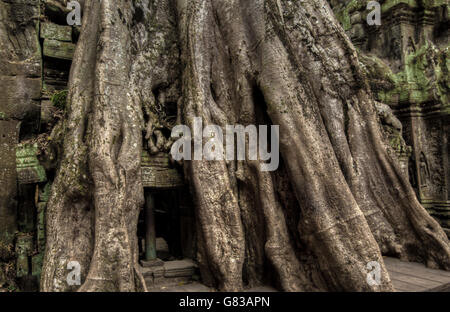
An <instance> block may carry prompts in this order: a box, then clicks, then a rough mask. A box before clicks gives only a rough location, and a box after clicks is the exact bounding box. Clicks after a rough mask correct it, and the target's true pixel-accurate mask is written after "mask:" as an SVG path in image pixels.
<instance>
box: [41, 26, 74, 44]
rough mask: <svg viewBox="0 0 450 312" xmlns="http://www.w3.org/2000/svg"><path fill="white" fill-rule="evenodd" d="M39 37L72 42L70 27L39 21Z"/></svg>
mask: <svg viewBox="0 0 450 312" xmlns="http://www.w3.org/2000/svg"><path fill="white" fill-rule="evenodd" d="M41 38H44V39H54V40H59V41H68V42H72V27H71V26H62V25H57V24H53V23H41Z"/></svg>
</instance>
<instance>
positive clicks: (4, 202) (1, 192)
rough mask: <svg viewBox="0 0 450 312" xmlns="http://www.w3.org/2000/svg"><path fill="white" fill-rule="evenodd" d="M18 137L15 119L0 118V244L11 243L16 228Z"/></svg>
mask: <svg viewBox="0 0 450 312" xmlns="http://www.w3.org/2000/svg"><path fill="white" fill-rule="evenodd" d="M18 137H19V134H18V122H17V121H14V120H11V121H7V120H0V160H1V161H0V185H1V187H0V244H2V243H3V245H8V244H10V243H12V241H13V239H14V234H15V231H16V230H17V221H16V204H17V184H16V179H17V174H16V168H15V167H16V150H15V149H16V148H15V146H16V144H17V142H18V139H19V138H18ZM0 253H2V252H1V251H0ZM0 256H1V255H0Z"/></svg>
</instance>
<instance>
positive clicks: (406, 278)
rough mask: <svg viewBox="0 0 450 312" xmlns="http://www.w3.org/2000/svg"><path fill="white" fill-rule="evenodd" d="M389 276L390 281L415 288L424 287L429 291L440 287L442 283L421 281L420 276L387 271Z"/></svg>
mask: <svg viewBox="0 0 450 312" xmlns="http://www.w3.org/2000/svg"><path fill="white" fill-rule="evenodd" d="M389 275H390V276H391V279H396V280H399V281H402V282H406V283H410V284H414V285H417V286H421V287H424V288H426V289H431V288H435V287H438V286H440V285H442V283H439V282H434V281H430V280H425V279H422V278H420V275H419V276H413V275H406V274H402V273H397V272H392V271H389Z"/></svg>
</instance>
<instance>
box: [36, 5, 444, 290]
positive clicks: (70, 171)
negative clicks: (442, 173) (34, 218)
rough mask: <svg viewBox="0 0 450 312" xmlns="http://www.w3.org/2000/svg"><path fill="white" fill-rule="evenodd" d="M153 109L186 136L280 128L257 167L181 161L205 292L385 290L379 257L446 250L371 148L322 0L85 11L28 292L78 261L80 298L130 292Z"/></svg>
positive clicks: (51, 282)
mask: <svg viewBox="0 0 450 312" xmlns="http://www.w3.org/2000/svg"><path fill="white" fill-rule="evenodd" d="M174 90H175V91H174ZM161 94H163V96H162V95H161ZM168 98H170V99H169V100H167V99H168ZM169 101H172V102H176V103H178V111H179V112H180V113H179V116H178V120H179V122H181V123H183V124H186V125H188V126H189V127H191V129H192V128H193V122H194V118H195V117H201V118H202V121H203V125H204V126H206V125H219V126H221V127H223V128H224V129H225V126H226V125H236V124H240V125H243V126H247V125H279V140H280V158H281V160H280V166H279V168H278V170H276V171H274V172H267V171H263V170H262V168H261V165H262V161H251V160H247V161H225V160H224V161H207V160H193V161H185V162H184V171H185V176H186V178H187V180H188V181H189V185H190V187H191V192H192V195H193V197H194V202H195V204H196V219H197V236H198V259H197V260H198V262H199V265H200V269H201V273H202V279H203V282H204V283H206V284H207V285H210V286H213V287H216V288H218V289H219V290H225V291H237V290H242V289H243V288H245V287H249V286H254V285H258V284H261V283H272V284H273V285H275V286H276V287H278V288H279V289H280V290H285V291H312V290H346V291H390V290H393V288H392V284H391V282H390V279H389V275H388V273H387V271H386V268H385V266H384V262H383V258H382V254H383V255H390V256H396V257H399V258H401V259H403V260H408V261H420V262H424V263H426V264H427V265H429V266H431V267H439V268H442V269H447V270H449V269H450V247H449V241H448V239H447V238H446V235H445V234H444V232H443V230H442V229H441V228H440V227H439V225H438V224H437V222H436V221H434V220H433V219H432V218H431V217H430V216H429V215H428V214H427V212H426V211H425V209H424V208H423V207H422V206H421V205H420V204H419V202H418V201H417V199H416V196H415V193H414V191H413V189H412V188H411V186H410V184H409V182H408V180H407V179H406V178H405V177H404V176H403V174H402V173H401V170H400V169H399V166H398V165H397V162H396V160H395V159H394V158H393V156H390V153H388V151H387V149H388V148H389V147H388V145H387V144H386V143H385V141H384V139H383V137H382V134H381V128H380V123H379V120H378V117H377V115H376V111H375V106H374V101H373V99H372V95H371V93H370V90H369V87H368V85H367V83H366V78H365V77H364V74H363V73H362V71H361V68H360V64H359V62H358V59H357V55H356V52H355V49H354V47H353V46H352V44H351V42H350V41H349V39H348V38H347V37H346V35H345V33H344V31H343V29H342V28H341V27H340V26H339V24H338V22H337V21H336V19H335V18H334V16H333V13H332V11H331V9H330V7H329V5H328V3H327V1H325V0H303V1H300V0H251V1H249V0H191V1H187V0H153V1H152V0H142V1H125V0H117V1H112V0H103V1H94V0H87V1H86V2H85V6H84V17H83V26H82V32H81V37H80V40H79V43H78V46H77V50H76V53H75V58H74V61H73V66H72V70H71V75H70V83H69V108H68V112H67V118H66V121H65V124H64V127H63V129H64V135H65V139H64V153H63V157H62V160H61V164H60V168H59V171H58V173H57V177H56V180H55V183H54V185H53V190H52V196H51V199H50V203H49V208H48V246H47V251H46V257H45V261H44V268H43V276H42V282H41V284H42V290H44V291H54V290H57V291H64V290H74V289H76V288H71V287H69V286H68V285H67V283H66V274H67V263H68V262H69V261H78V262H79V263H80V264H81V268H82V281H83V285H82V286H81V287H80V288H79V290H81V291H97V290H103V291H105V290H121V291H134V290H142V289H145V285H144V282H143V279H142V277H141V274H140V272H139V268H138V262H137V261H138V259H137V238H136V227H137V220H138V212H139V208H140V206H141V205H142V203H143V188H142V183H141V176H140V155H141V146H142V140H143V138H142V133H143V131H144V129H146V131H147V132H151V129H152V127H148V124H151V125H154V124H155V123H157V121H156V120H155V115H154V114H151V113H149V112H150V111H151V109H152V107H156V106H158V105H159V106H161V105H164V104H167V103H168V102H169ZM156 119H157V117H156ZM149 129H150V130H149ZM151 135H152V133H147V137H150V136H151ZM372 261H377V262H378V263H379V264H380V268H381V272H380V273H381V283H379V284H375V285H373V284H370V283H368V282H367V273H368V270H367V264H368V263H370V262H372Z"/></svg>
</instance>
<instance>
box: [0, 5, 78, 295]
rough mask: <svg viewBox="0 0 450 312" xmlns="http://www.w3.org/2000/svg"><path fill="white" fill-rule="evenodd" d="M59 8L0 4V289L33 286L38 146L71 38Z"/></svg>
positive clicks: (42, 166) (63, 75)
mask: <svg viewBox="0 0 450 312" xmlns="http://www.w3.org/2000/svg"><path fill="white" fill-rule="evenodd" d="M63 11H64V1H54V0H48V1H44V0H0V14H1V16H0V146H1V148H0V186H1V187H0V289H2V288H3V289H8V290H14V289H17V288H20V289H21V290H37V288H38V281H39V277H40V272H41V267H42V260H43V253H44V248H45V208H46V203H47V201H48V196H49V191H50V183H49V181H50V180H51V178H52V175H53V174H54V172H52V170H53V169H54V166H55V164H51V165H48V162H49V159H44V158H46V157H42V156H43V155H42V154H43V153H42V149H43V148H44V147H45V146H46V145H48V144H46V141H47V140H49V138H50V131H51V128H52V126H53V125H54V124H55V121H56V119H57V117H58V114H59V115H62V113H61V112H62V110H63V109H64V103H65V94H66V91H65V90H66V88H67V81H68V76H69V70H70V65H71V59H72V56H73V53H74V49H75V43H74V42H75V41H76V39H77V37H78V29H77V28H76V27H71V26H68V25H67V23H66V20H65V18H61V16H63V17H64V16H65V14H64V12H63ZM47 158H48V157H47ZM50 162H51V160H50Z"/></svg>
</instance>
